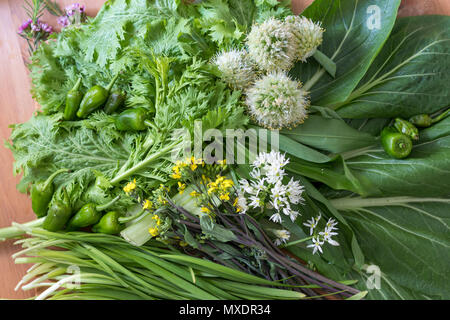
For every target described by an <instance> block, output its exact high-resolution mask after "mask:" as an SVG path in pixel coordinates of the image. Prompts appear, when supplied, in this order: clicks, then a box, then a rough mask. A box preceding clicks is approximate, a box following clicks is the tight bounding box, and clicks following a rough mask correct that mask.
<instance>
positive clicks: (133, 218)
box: [119, 209, 145, 223]
mask: <svg viewBox="0 0 450 320" xmlns="http://www.w3.org/2000/svg"><path fill="white" fill-rule="evenodd" d="M144 212H145V209H142V210H141V211H139V212H138V213H136V214H134V215H132V216H128V217H120V218H119V222H120V223H127V222H130V221H133V220H135V219H137V218H139V217H140V216H142V214H143V213H144Z"/></svg>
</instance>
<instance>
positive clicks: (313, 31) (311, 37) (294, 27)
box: [285, 16, 325, 62]
mask: <svg viewBox="0 0 450 320" xmlns="http://www.w3.org/2000/svg"><path fill="white" fill-rule="evenodd" d="M285 22H286V23H287V24H288V25H289V26H290V28H291V32H292V33H293V34H294V36H295V38H296V39H297V43H298V47H297V51H296V60H300V61H303V62H305V61H306V59H308V58H309V57H311V56H312V55H313V54H314V53H315V52H316V50H317V47H318V46H320V44H321V43H322V40H323V33H324V31H325V30H324V29H322V27H321V26H320V23H315V22H313V21H312V20H311V19H308V18H306V17H302V16H288V17H286V19H285Z"/></svg>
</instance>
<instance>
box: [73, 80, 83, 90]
mask: <svg viewBox="0 0 450 320" xmlns="http://www.w3.org/2000/svg"><path fill="white" fill-rule="evenodd" d="M80 84H81V77H79V78H78V80H77V82H76V83H75V85H74V86H73V88H72V90H71V91H77V90H78V88H79V87H80Z"/></svg>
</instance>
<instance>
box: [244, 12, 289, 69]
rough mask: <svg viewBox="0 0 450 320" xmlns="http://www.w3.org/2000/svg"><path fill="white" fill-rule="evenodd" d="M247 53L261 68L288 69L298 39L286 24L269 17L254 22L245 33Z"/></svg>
mask: <svg viewBox="0 0 450 320" xmlns="http://www.w3.org/2000/svg"><path fill="white" fill-rule="evenodd" d="M246 43H247V47H248V53H249V55H250V57H251V58H252V59H253V61H254V62H255V63H256V64H257V65H258V67H259V68H260V69H261V70H264V71H267V72H273V71H280V70H289V69H290V68H291V67H292V65H293V64H294V61H295V58H296V52H297V48H298V40H297V38H296V37H295V36H294V34H293V33H292V31H291V28H290V26H289V25H288V24H286V23H284V22H283V21H281V20H278V19H276V18H274V17H271V18H269V19H267V20H266V21H264V22H263V23H261V24H254V25H253V26H252V29H251V31H250V33H249V34H248V35H247V42H246Z"/></svg>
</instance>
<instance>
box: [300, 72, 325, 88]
mask: <svg viewBox="0 0 450 320" xmlns="http://www.w3.org/2000/svg"><path fill="white" fill-rule="evenodd" d="M324 73H325V69H324V68H320V70H319V71H317V72H316V73H315V74H314V75H313V76H312V78H311V79H309V80H308V81H307V82H306V83H305V84H304V85H303V89H304V90H306V91H309V90H310V89H311V88H312V86H313V85H315V84H316V82H317V81H319V79H320V78H321V77H322V76H323V75H324Z"/></svg>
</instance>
